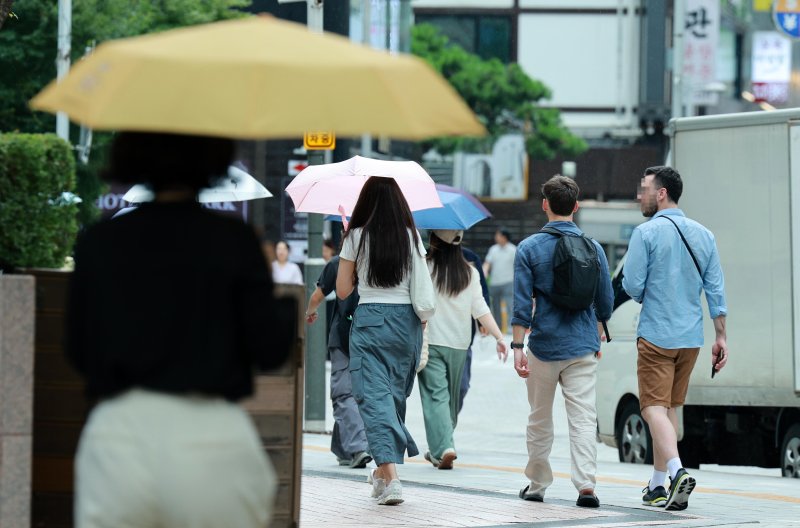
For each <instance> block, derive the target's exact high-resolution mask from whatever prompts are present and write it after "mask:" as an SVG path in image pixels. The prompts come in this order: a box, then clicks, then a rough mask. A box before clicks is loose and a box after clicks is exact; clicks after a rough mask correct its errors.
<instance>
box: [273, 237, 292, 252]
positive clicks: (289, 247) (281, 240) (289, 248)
mask: <svg viewBox="0 0 800 528" xmlns="http://www.w3.org/2000/svg"><path fill="white" fill-rule="evenodd" d="M278 244H286V250H287V251H290V252H291V251H292V246H290V245H289V243H288V242H287V241H285V240H284V239H280V240H278V241H277V242H275V249H278Z"/></svg>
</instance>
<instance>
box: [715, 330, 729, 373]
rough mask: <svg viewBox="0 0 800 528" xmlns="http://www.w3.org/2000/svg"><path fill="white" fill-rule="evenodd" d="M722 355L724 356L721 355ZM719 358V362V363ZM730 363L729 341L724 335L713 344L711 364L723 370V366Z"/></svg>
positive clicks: (718, 369)
mask: <svg viewBox="0 0 800 528" xmlns="http://www.w3.org/2000/svg"><path fill="white" fill-rule="evenodd" d="M720 355H721V356H722V357H720ZM717 360H719V363H717ZM727 364H728V343H727V341H726V340H725V338H724V337H718V338H717V339H716V340H715V341H714V344H713V345H711V365H713V366H714V368H716V370H717V372H719V371H720V370H722V367H724V366H725V365H727Z"/></svg>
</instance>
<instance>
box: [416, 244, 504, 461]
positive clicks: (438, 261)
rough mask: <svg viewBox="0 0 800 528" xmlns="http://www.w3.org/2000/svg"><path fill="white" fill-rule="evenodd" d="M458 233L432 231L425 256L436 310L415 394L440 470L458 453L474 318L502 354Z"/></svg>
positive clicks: (431, 454) (430, 456)
mask: <svg viewBox="0 0 800 528" xmlns="http://www.w3.org/2000/svg"><path fill="white" fill-rule="evenodd" d="M463 234H464V233H463V231H457V230H452V229H449V230H435V231H433V232H432V233H431V236H430V247H429V251H428V259H427V260H428V267H429V269H430V272H431V274H432V276H433V281H434V284H435V286H436V314H435V315H434V316H433V317H431V320H430V321H429V322H428V328H427V333H428V362H427V364H426V365H425V368H424V369H422V370H421V371H420V373H419V393H420V398H421V400H422V413H423V415H424V418H425V436H426V437H427V440H428V449H429V451H428V452H427V453H425V459H426V460H427V461H428V462H430V463H431V464H433V465H434V466H435V467H437V468H439V469H452V468H453V461H454V460H455V459H456V458H457V457H456V450H455V444H454V442H453V431H454V430H455V427H456V423H457V422H458V396H459V392H460V390H461V375H462V374H463V372H464V363H465V361H466V359H467V349H468V348H469V346H470V341H471V340H472V324H473V322H472V320H473V318H474V319H477V320H478V321H480V323H481V325H483V327H484V328H486V329H487V330H488V331H489V334H491V335H492V336H493V337H494V338H495V339H496V340H497V346H496V349H497V356H498V357H499V358H500V359H502V360H505V359H506V357H507V350H506V344H505V343H504V342H503V334H502V332H500V328H498V326H497V323H496V322H495V320H494V317H492V312H491V311H490V310H489V306H488V305H487V304H486V301H485V300H484V298H483V291H482V290H481V284H480V278H479V275H478V270H476V269H475V268H474V267H472V266H470V264H469V263H468V262H467V261H466V259H465V258H464V254H463V253H462V251H461V240H462V237H463Z"/></svg>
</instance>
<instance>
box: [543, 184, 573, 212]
mask: <svg viewBox="0 0 800 528" xmlns="http://www.w3.org/2000/svg"><path fill="white" fill-rule="evenodd" d="M579 193H580V188H579V187H578V184H577V183H575V180H573V179H572V178H568V177H567V176H561V175H559V174H556V175H555V176H553V177H552V178H550V179H549V180H547V181H546V182H544V185H542V195H543V196H544V197H545V199H546V200H547V203H548V204H549V205H550V210H551V211H552V212H553V213H555V214H557V215H559V216H569V215H571V214H572V213H573V212H574V211H575V204H576V203H578V194H579Z"/></svg>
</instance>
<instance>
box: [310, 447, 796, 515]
mask: <svg viewBox="0 0 800 528" xmlns="http://www.w3.org/2000/svg"><path fill="white" fill-rule="evenodd" d="M329 442H330V437H329V436H326V435H313V434H306V435H305V443H304V449H303V484H302V501H301V515H300V526H301V528H322V527H323V526H324V527H326V528H330V527H337V528H338V527H342V528H349V527H356V526H358V527H364V528H378V527H383V526H388V527H394V528H417V527H420V528H421V527H481V528H488V527H501V526H516V527H519V528H524V527H533V526H535V527H550V526H580V527H583V528H585V527H589V526H596V527H603V528H610V527H618V526H687V527H702V526H721V525H725V526H745V525H752V524H762V525H764V526H769V527H773V526H776V527H790V526H794V527H800V493H799V492H800V482H797V481H793V480H791V479H774V478H766V479H765V478H764V477H745V478H744V479H742V480H739V479H737V478H736V477H731V476H730V475H719V474H716V475H715V474H713V473H712V472H709V471H700V470H696V471H693V472H692V474H693V475H696V476H697V478H698V482H699V486H698V488H697V490H696V491H695V492H694V493H693V494H692V500H691V501H690V505H689V509H688V510H686V511H684V512H665V511H664V510H663V509H660V508H650V507H646V506H641V504H640V500H641V493H640V490H641V487H642V485H643V484H642V480H643V479H644V480H645V481H646V478H647V477H646V476H644V475H642V477H643V478H642V477H639V475H638V474H639V473H647V468H645V467H644V466H635V465H632V464H619V463H615V464H611V465H609V464H601V466H600V468H599V469H600V474H599V476H598V488H597V493H598V496H599V497H600V501H601V503H602V506H601V507H600V508H599V509H586V508H578V507H577V506H575V499H576V498H577V492H576V491H575V489H574V488H573V486H572V483H571V482H570V480H569V475H568V474H566V473H565V472H563V471H558V470H560V469H568V461H566V460H564V461H560V460H554V464H553V467H554V470H556V471H555V477H556V478H555V482H554V483H553V486H552V487H551V488H550V489H549V490H548V492H547V496H546V498H545V501H546V502H545V503H534V502H526V501H523V500H520V499H519V498H518V496H517V493H518V491H519V488H520V487H522V486H523V485H524V484H525V478H524V476H523V475H522V469H521V468H522V465H521V463H522V462H523V460H516V462H517V465H516V466H513V465H511V462H512V460H511V459H515V458H519V457H518V456H516V455H511V456H509V455H505V454H502V453H495V454H494V455H493V456H489V457H486V458H485V459H479V458H478V454H477V453H470V452H469V451H467V452H464V453H463V455H462V454H459V460H457V461H456V467H455V469H453V470H452V471H439V470H437V469H434V468H433V467H432V466H431V465H430V464H429V463H428V462H426V461H425V460H424V459H422V457H421V456H418V457H414V458H413V459H407V461H406V463H405V464H403V465H402V466H399V467H398V472H399V474H400V477H401V479H402V481H403V496H404V498H405V502H404V503H403V504H401V505H398V506H379V505H378V504H377V503H376V502H375V501H374V500H373V499H371V498H370V496H369V493H370V487H369V485H368V484H367V483H366V478H367V474H368V471H369V468H368V469H350V468H347V467H340V466H338V465H337V464H336V460H335V458H334V457H333V455H331V454H330V452H328V449H327V446H328V443H329ZM462 459H463V460H464V461H463V462H462ZM467 460H469V461H467ZM479 461H480V462H479ZM565 465H566V466H567V468H564V466H565ZM369 466H370V468H371V467H374V465H373V464H370V465H369ZM606 466H608V467H606ZM614 466H616V467H614ZM628 469H631V470H633V474H629V473H628V472H627V471H624V470H628ZM620 470H623V471H620ZM620 473H622V474H623V475H624V477H625V478H621V477H620V476H610V474H614V475H620ZM759 480H764V481H765V482H762V483H761V484H762V486H761V489H764V490H766V491H769V492H768V493H767V492H760V493H755V492H754V491H753V490H754V489H759V486H758V482H759ZM724 482H727V483H728V485H725V484H724ZM720 484H723V487H717V486H718V485H720Z"/></svg>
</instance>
